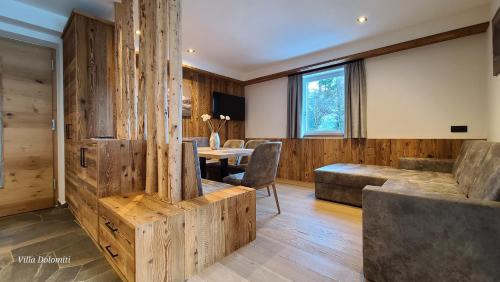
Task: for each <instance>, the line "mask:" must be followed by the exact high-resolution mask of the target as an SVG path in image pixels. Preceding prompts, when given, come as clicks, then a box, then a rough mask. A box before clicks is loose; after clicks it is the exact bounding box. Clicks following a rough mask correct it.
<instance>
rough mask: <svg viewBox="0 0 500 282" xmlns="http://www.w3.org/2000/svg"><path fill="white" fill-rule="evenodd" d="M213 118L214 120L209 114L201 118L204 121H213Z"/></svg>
mask: <svg viewBox="0 0 500 282" xmlns="http://www.w3.org/2000/svg"><path fill="white" fill-rule="evenodd" d="M211 118H212V117H211V116H210V115H209V114H204V115H202V116H201V119H202V120H203V121H207V120H209V119H211Z"/></svg>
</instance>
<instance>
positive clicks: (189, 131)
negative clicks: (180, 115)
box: [182, 67, 245, 142]
mask: <svg viewBox="0 0 500 282" xmlns="http://www.w3.org/2000/svg"><path fill="white" fill-rule="evenodd" d="M183 73H184V74H183V87H184V89H186V92H189V93H191V101H192V105H193V109H192V115H191V117H188V118H184V119H183V120H182V126H183V136H185V137H197V136H206V137H208V136H210V131H209V129H208V127H207V125H206V124H205V123H204V122H203V121H202V120H201V115H202V114H205V113H208V114H210V115H212V94H213V92H214V91H218V92H223V93H226V94H230V95H236V96H244V87H243V85H242V84H241V83H239V82H237V81H234V80H230V79H227V78H223V77H220V76H216V75H213V74H208V73H206V72H205V73H203V72H197V71H196V70H192V69H190V68H187V67H184V71H183ZM217 118H218V117H217ZM220 137H221V142H224V141H226V140H227V139H244V138H245V122H244V121H236V120H230V121H228V122H227V123H226V125H225V126H224V127H223V128H222V130H221V132H220Z"/></svg>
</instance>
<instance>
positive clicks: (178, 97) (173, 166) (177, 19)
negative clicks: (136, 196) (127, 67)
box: [167, 0, 183, 203]
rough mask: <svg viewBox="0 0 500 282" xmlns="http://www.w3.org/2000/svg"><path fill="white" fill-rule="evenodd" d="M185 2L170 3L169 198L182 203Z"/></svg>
mask: <svg viewBox="0 0 500 282" xmlns="http://www.w3.org/2000/svg"><path fill="white" fill-rule="evenodd" d="M180 1H181V0H169V1H168V5H169V7H168V13H169V15H168V20H169V25H168V27H169V29H168V53H169V54H168V56H169V70H170V73H169V76H168V86H169V92H168V113H169V114H168V195H167V198H168V199H169V201H170V202H172V203H175V202H180V201H182V194H183V193H182V191H183V189H182V83H183V81H182V52H181V32H182V29H181V12H182V11H181V3H180Z"/></svg>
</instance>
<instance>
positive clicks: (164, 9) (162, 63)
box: [154, 0, 171, 202]
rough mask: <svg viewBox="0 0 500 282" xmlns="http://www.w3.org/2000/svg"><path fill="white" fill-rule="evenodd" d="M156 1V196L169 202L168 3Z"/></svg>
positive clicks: (160, 0)
mask: <svg viewBox="0 0 500 282" xmlns="http://www.w3.org/2000/svg"><path fill="white" fill-rule="evenodd" d="M167 1H169V0H157V3H156V13H157V14H156V32H155V49H154V50H155V53H154V65H155V68H154V71H155V85H154V87H155V88H154V92H155V97H156V109H155V113H156V137H157V155H158V195H159V196H160V198H161V199H162V200H165V201H167V202H171V200H170V193H169V192H170V191H169V189H168V173H167V169H168V168H167V166H168V151H167V150H168V146H167V134H166V124H167V121H166V115H167V107H166V99H167V93H168V29H169V26H168V25H169V19H168V15H169V14H168V2H167Z"/></svg>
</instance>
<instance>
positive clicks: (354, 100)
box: [344, 60, 367, 138]
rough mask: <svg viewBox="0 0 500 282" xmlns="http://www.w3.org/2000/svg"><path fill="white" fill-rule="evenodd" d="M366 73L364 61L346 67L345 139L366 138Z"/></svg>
mask: <svg viewBox="0 0 500 282" xmlns="http://www.w3.org/2000/svg"><path fill="white" fill-rule="evenodd" d="M366 136H367V134H366V72H365V62H364V60H360V61H355V62H352V63H348V64H346V65H345V134H344V137H345V138H366Z"/></svg>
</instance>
